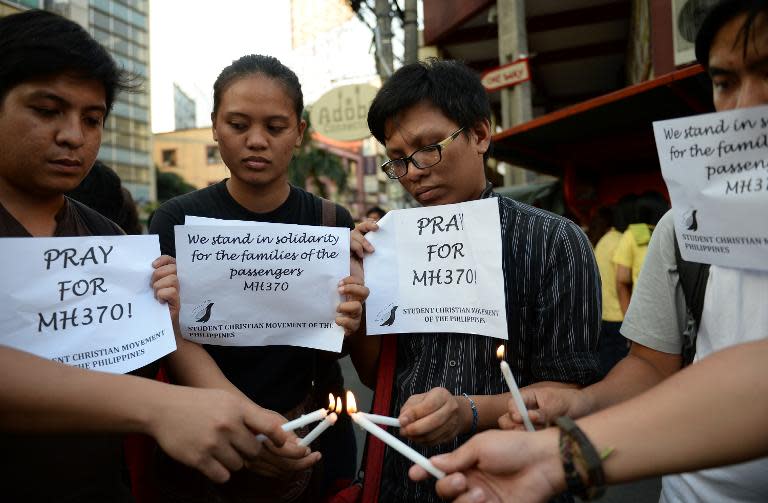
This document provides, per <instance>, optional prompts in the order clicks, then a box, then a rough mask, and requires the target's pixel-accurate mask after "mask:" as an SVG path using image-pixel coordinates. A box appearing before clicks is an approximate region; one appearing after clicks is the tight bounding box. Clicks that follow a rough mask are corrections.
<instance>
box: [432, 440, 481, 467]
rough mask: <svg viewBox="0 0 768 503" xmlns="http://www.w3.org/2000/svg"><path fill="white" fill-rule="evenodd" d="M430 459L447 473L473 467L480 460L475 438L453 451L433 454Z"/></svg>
mask: <svg viewBox="0 0 768 503" xmlns="http://www.w3.org/2000/svg"><path fill="white" fill-rule="evenodd" d="M475 438H477V437H475ZM430 461H431V462H432V464H434V465H435V466H436V467H437V468H440V469H441V470H443V471H444V472H446V473H453V472H459V471H464V470H466V469H468V468H471V467H473V466H475V465H476V464H477V462H478V453H477V450H476V449H475V447H474V439H472V440H470V441H469V442H467V443H466V444H464V445H462V446H461V447H459V448H458V449H456V450H455V451H453V452H449V453H448V454H441V455H439V456H432V457H431V458H430Z"/></svg>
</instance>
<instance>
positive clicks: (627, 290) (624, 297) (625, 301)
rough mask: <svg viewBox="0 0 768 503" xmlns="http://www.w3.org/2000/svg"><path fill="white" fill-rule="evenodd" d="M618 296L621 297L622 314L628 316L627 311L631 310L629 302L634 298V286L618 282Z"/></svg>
mask: <svg viewBox="0 0 768 503" xmlns="http://www.w3.org/2000/svg"><path fill="white" fill-rule="evenodd" d="M616 294H617V295H618V296H619V306H620V307H621V312H622V313H623V314H627V309H629V301H630V299H631V298H632V284H631V283H629V284H627V283H622V282H619V281H617V282H616Z"/></svg>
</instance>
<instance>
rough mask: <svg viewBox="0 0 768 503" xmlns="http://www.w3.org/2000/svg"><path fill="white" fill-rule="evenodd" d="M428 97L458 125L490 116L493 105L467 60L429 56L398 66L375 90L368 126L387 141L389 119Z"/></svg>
mask: <svg viewBox="0 0 768 503" xmlns="http://www.w3.org/2000/svg"><path fill="white" fill-rule="evenodd" d="M422 101H428V102H430V103H432V105H434V106H435V107H436V108H438V109H439V110H440V111H441V112H442V113H443V115H445V116H446V117H448V118H449V119H451V120H452V121H454V122H455V123H456V124H458V125H459V127H464V128H471V127H474V126H476V125H477V124H478V123H479V122H480V121H482V120H488V121H490V119H491V105H490V103H489V101H488V94H487V93H486V91H485V88H484V87H483V84H482V83H481V82H480V77H479V76H478V75H477V73H475V72H474V71H473V70H472V69H471V68H469V67H468V66H467V65H465V64H464V63H461V62H459V61H452V60H439V59H435V58H429V59H427V60H426V61H420V62H418V63H411V64H409V65H405V66H403V67H401V68H400V69H399V70H397V71H396V72H395V73H394V74H392V76H391V77H390V78H389V79H388V80H387V81H386V82H385V83H384V85H383V86H382V87H381V89H379V92H377V93H376V97H375V98H374V99H373V102H372V103H371V108H370V110H369V111H368V128H369V129H370V130H371V134H373V136H374V137H375V138H376V139H377V140H378V141H379V143H381V144H382V145H384V144H385V143H386V142H385V135H384V129H385V125H386V122H387V121H388V120H389V119H392V118H394V117H395V116H397V115H398V114H399V113H400V112H402V111H404V110H407V109H408V108H410V107H412V106H414V105H416V104H418V103H420V102H422Z"/></svg>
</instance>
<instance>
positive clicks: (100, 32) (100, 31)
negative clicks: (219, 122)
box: [0, 0, 155, 202]
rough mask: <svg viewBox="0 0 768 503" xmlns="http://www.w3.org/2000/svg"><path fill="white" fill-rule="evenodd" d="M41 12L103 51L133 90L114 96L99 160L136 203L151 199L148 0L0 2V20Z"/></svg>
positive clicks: (153, 188)
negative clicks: (83, 33)
mask: <svg viewBox="0 0 768 503" xmlns="http://www.w3.org/2000/svg"><path fill="white" fill-rule="evenodd" d="M31 8H44V9H46V10H50V11H52V12H56V13H57V14H60V15H62V16H64V17H67V18H69V19H72V20H73V21H75V22H77V23H78V24H80V25H81V26H83V27H84V28H86V29H87V30H88V32H89V33H90V34H91V35H92V36H93V37H94V38H95V39H96V40H98V41H99V43H101V44H102V45H103V46H104V47H106V48H107V49H108V50H109V52H110V53H111V54H112V56H113V57H114V58H115V61H117V64H118V65H119V66H120V67H122V68H123V69H125V70H127V71H128V72H131V73H132V74H133V75H135V76H136V84H138V86H137V89H136V90H135V91H133V92H124V93H121V94H119V95H118V96H117V99H116V100H115V103H114V106H113V109H112V112H111V113H110V115H109V117H108V118H107V122H106V124H105V126H104V134H103V136H102V143H101V150H99V160H101V161H103V162H104V163H105V164H108V165H109V166H110V167H112V168H113V169H114V170H115V171H116V172H117V174H118V175H120V178H121V179H122V180H123V184H124V185H125V187H126V188H127V189H128V190H130V191H131V193H132V194H133V197H134V199H136V201H137V202H144V201H152V200H154V199H155V187H154V176H152V159H151V155H150V153H151V147H150V134H151V133H150V127H149V21H148V18H147V16H148V9H149V4H148V0H122V1H121V0H13V1H7V0H0V15H7V14H11V13H13V12H17V11H21V10H25V9H31Z"/></svg>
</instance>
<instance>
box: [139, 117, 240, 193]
mask: <svg viewBox="0 0 768 503" xmlns="http://www.w3.org/2000/svg"><path fill="white" fill-rule="evenodd" d="M153 144H154V145H153V154H152V159H153V161H154V165H155V166H156V167H157V169H158V170H159V171H162V172H168V173H175V174H177V175H179V176H180V177H182V178H183V179H184V181H185V182H187V183H189V184H190V185H193V186H194V187H195V188H197V189H202V188H204V187H207V186H209V185H211V184H214V183H217V182H219V181H221V180H223V179H224V178H227V177H228V176H229V170H228V169H227V167H226V166H225V165H224V162H223V161H222V160H221V155H220V154H219V146H218V145H216V142H214V141H213V136H212V133H211V128H210V127H204V128H192V129H184V130H179V131H171V132H169V133H155V135H154V142H153Z"/></svg>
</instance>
